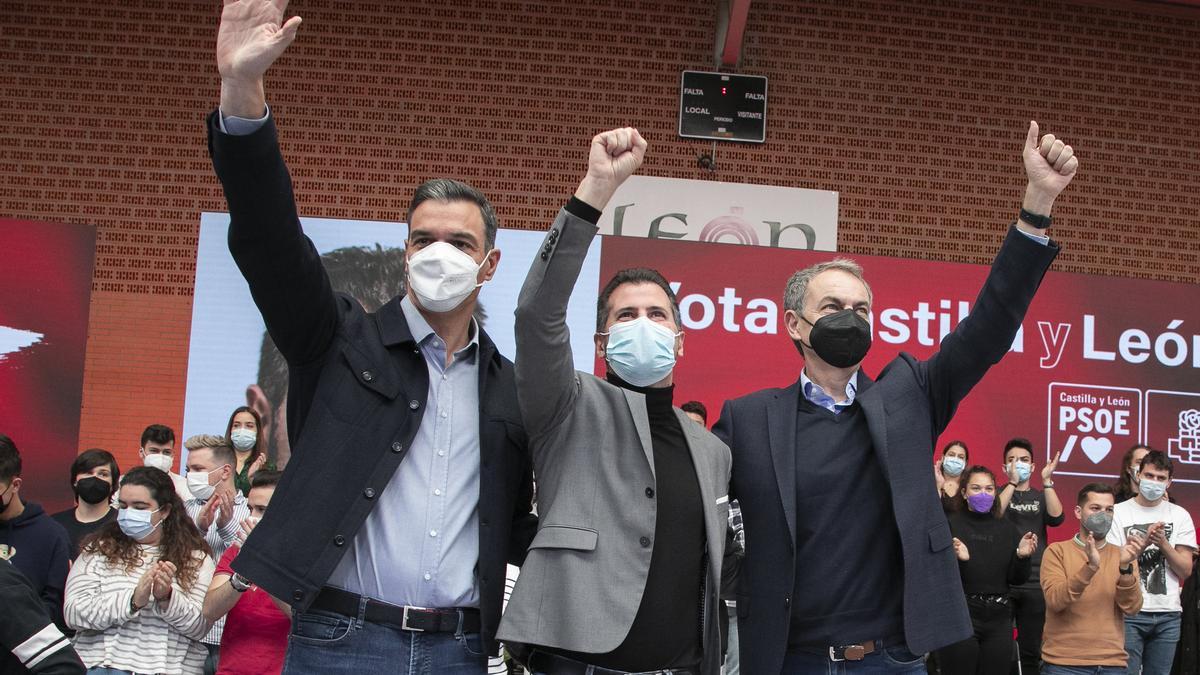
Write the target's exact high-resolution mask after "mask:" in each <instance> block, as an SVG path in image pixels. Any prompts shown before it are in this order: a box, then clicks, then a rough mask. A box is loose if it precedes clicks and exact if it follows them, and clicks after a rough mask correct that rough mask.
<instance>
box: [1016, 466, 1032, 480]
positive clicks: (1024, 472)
mask: <svg viewBox="0 0 1200 675" xmlns="http://www.w3.org/2000/svg"><path fill="white" fill-rule="evenodd" d="M1013 464H1015V465H1016V467H1017V482H1018V483H1024V482H1025V481H1027V480H1029V476H1030V475H1031V474H1032V473H1033V464H1030V463H1029V462H1013Z"/></svg>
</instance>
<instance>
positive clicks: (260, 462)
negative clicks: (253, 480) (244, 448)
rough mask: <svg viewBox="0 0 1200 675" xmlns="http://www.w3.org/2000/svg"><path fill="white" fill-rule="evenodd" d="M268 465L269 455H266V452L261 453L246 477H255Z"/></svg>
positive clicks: (251, 465)
mask: <svg viewBox="0 0 1200 675" xmlns="http://www.w3.org/2000/svg"><path fill="white" fill-rule="evenodd" d="M266 463H267V453H265V452H262V453H259V455H258V459H256V460H254V461H253V462H252V463H251V464H250V470H249V471H247V472H246V476H247V477H250V476H253V475H254V474H256V473H258V472H259V471H260V470H261V469H262V468H263V465H264V464H266Z"/></svg>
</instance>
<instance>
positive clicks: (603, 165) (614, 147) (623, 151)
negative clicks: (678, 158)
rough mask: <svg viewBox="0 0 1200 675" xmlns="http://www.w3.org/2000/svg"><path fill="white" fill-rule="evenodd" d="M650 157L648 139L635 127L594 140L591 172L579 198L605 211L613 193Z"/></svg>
mask: <svg viewBox="0 0 1200 675" xmlns="http://www.w3.org/2000/svg"><path fill="white" fill-rule="evenodd" d="M645 157H646V139H644V138H642V135H641V134H640V133H638V130H637V129H634V128H633V127H625V128H623V129H613V130H612V131H605V132H604V133H602V134H596V136H594V137H593V138H592V144H591V147H590V148H589V149H588V168H587V174H586V175H585V176H584V178H583V181H582V182H580V183H579V188H578V189H577V190H576V191H575V196H576V197H578V198H579V199H580V200H582V201H584V202H586V203H587V204H589V205H590V206H593V207H595V208H597V209H599V210H601V211H603V210H604V207H605V205H607V204H608V200H609V199H612V196H613V193H615V192H616V191H617V188H618V187H620V186H621V183H624V182H625V179H626V178H629V177H630V176H631V175H633V172H634V171H637V169H638V167H640V166H641V165H642V160H643V159H645Z"/></svg>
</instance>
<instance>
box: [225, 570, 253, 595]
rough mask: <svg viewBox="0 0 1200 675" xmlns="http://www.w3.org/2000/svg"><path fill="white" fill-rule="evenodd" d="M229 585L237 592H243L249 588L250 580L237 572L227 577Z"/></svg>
mask: <svg viewBox="0 0 1200 675" xmlns="http://www.w3.org/2000/svg"><path fill="white" fill-rule="evenodd" d="M229 585H230V586H231V587H233V590H235V591H237V592H238V593H245V592H246V591H248V590H250V580H249V579H247V578H246V577H244V576H242V575H240V574H237V573H234V575H233V576H231V577H229Z"/></svg>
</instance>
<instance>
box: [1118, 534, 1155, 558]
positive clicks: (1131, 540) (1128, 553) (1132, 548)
mask: <svg viewBox="0 0 1200 675" xmlns="http://www.w3.org/2000/svg"><path fill="white" fill-rule="evenodd" d="M1149 543H1150V540H1149V539H1147V538H1146V537H1143V536H1142V535H1141V534H1139V533H1137V532H1130V533H1129V535H1128V536H1126V537H1125V545H1124V546H1122V547H1121V565H1122V566H1125V565H1128V564H1129V563H1132V562H1133V561H1135V560H1137V559H1138V558H1139V557H1141V555H1142V551H1144V550H1146V546H1147V545H1148V544H1149Z"/></svg>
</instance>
